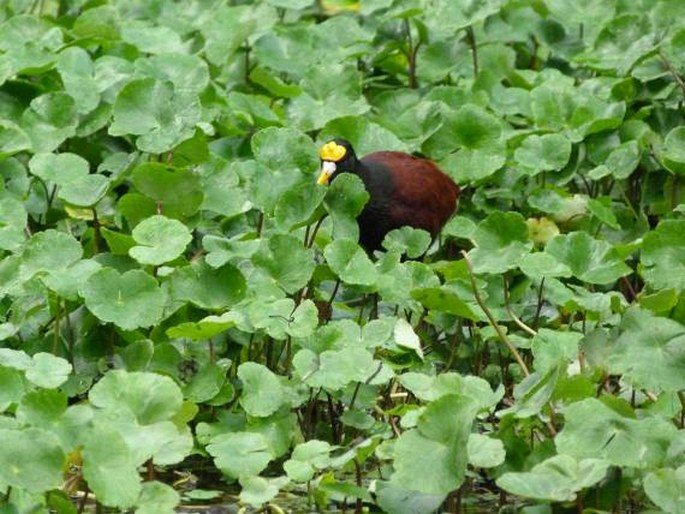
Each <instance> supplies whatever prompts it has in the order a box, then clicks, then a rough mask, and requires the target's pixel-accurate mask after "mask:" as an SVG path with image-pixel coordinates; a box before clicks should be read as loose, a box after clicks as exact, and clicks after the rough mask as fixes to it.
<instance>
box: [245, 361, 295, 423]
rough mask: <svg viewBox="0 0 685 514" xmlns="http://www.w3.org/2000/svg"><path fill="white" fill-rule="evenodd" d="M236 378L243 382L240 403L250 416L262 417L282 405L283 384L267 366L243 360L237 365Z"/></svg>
mask: <svg viewBox="0 0 685 514" xmlns="http://www.w3.org/2000/svg"><path fill="white" fill-rule="evenodd" d="M238 378H239V379H240V381H241V382H242V384H243V391H242V394H241V395H240V400H239V401H240V405H242V407H243V409H245V412H247V413H248V414H249V415H250V416H257V417H261V418H264V417H267V416H270V415H271V414H273V413H274V412H276V411H277V410H278V409H279V408H280V407H281V405H283V403H284V399H285V398H284V392H283V386H282V385H281V383H280V382H279V380H278V377H276V375H274V374H273V373H272V372H271V371H270V370H269V369H268V368H267V367H265V366H262V365H261V364H257V363H256V362H245V363H243V364H241V365H240V366H239V367H238Z"/></svg>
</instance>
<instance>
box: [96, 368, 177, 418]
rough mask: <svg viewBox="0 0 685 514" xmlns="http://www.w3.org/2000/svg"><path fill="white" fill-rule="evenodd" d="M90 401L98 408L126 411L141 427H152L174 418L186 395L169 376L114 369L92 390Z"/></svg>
mask: <svg viewBox="0 0 685 514" xmlns="http://www.w3.org/2000/svg"><path fill="white" fill-rule="evenodd" d="M88 399H89V400H90V402H91V404H93V405H94V406H95V407H98V408H101V409H106V410H109V411H111V412H114V413H116V412H117V411H127V412H130V413H131V414H133V415H134V416H135V418H136V420H137V421H138V423H140V424H141V425H150V424H153V423H156V422H159V421H166V420H169V419H171V417H172V416H173V415H174V414H176V413H177V412H178V411H179V409H180V408H181V403H182V401H183V395H182V394H181V389H180V388H179V387H178V385H177V384H176V382H174V381H173V380H172V379H171V378H169V377H167V376H164V375H159V374H156V373H148V372H132V373H129V372H127V371H124V370H114V371H110V372H108V373H106V374H105V376H104V377H103V378H102V379H101V380H100V381H99V382H98V383H97V384H95V385H94V386H93V387H92V388H91V390H90V392H89V393H88Z"/></svg>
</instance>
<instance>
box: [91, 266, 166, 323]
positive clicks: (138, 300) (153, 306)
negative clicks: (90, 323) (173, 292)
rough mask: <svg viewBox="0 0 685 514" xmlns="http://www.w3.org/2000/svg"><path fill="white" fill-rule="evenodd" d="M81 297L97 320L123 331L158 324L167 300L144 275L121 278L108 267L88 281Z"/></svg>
mask: <svg viewBox="0 0 685 514" xmlns="http://www.w3.org/2000/svg"><path fill="white" fill-rule="evenodd" d="M80 294H81V296H82V297H83V299H84V301H85V304H86V307H88V310H90V311H91V312H92V313H93V314H94V315H95V316H96V317H98V318H99V319H100V320H102V321H104V322H112V323H114V324H115V325H117V326H118V327H121V328H123V329H124V330H134V329H136V328H139V327H149V326H151V325H154V324H155V323H158V322H159V321H160V320H161V319H162V309H163V307H164V302H165V298H166V295H165V293H164V292H163V291H162V290H161V289H160V288H159V285H158V284H157V281H156V280H155V279H154V278H153V277H152V276H150V275H148V274H147V273H145V272H144V271H142V270H138V269H136V270H130V271H127V272H126V273H123V274H121V273H119V272H118V271H116V270H114V269H112V268H107V267H105V268H102V269H100V270H98V271H96V272H95V273H93V274H92V275H91V276H90V277H88V280H86V283H85V284H83V286H82V287H81V290H80Z"/></svg>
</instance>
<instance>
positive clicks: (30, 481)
mask: <svg viewBox="0 0 685 514" xmlns="http://www.w3.org/2000/svg"><path fill="white" fill-rule="evenodd" d="M0 440H2V444H0V462H3V463H4V464H3V465H2V466H0V481H2V483H4V484H6V485H8V486H11V487H16V488H17V489H19V490H26V491H29V492H31V493H35V494H43V493H45V492H47V491H49V490H50V489H55V488H57V487H59V486H60V484H61V483H62V466H64V462H65V455H64V452H63V451H62V448H61V446H60V442H59V439H57V436H55V434H53V433H52V432H48V431H46V430H41V429H39V428H27V429H23V430H7V429H0Z"/></svg>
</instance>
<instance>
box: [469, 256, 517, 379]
mask: <svg viewBox="0 0 685 514" xmlns="http://www.w3.org/2000/svg"><path fill="white" fill-rule="evenodd" d="M461 254H462V255H463V257H464V263H465V264H466V269H467V271H468V274H469V279H470V280H471V287H472V288H473V295H474V296H475V298H476V302H477V303H478V306H479V307H480V308H481V309H483V312H484V313H485V315H486V316H487V318H488V320H489V321H490V324H491V325H492V328H494V329H495V332H497V337H499V339H500V341H502V343H504V345H505V346H506V347H507V348H509V351H510V352H511V354H512V355H513V356H514V359H516V362H517V363H518V365H519V366H520V367H521V370H523V374H524V375H525V376H529V375H530V372H529V371H528V366H526V363H525V362H523V359H522V358H521V354H520V353H519V352H518V350H517V349H516V347H515V346H514V345H513V344H512V342H511V341H510V340H509V338H508V337H507V335H506V334H505V333H504V330H502V327H500V326H499V325H498V324H497V321H496V320H495V317H494V316H493V315H492V312H490V309H488V306H487V305H485V302H484V301H483V298H481V296H480V293H479V292H478V286H477V285H476V279H475V275H474V273H473V267H472V266H471V262H470V261H469V258H468V256H467V255H466V252H465V251H464V250H462V251H461Z"/></svg>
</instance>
